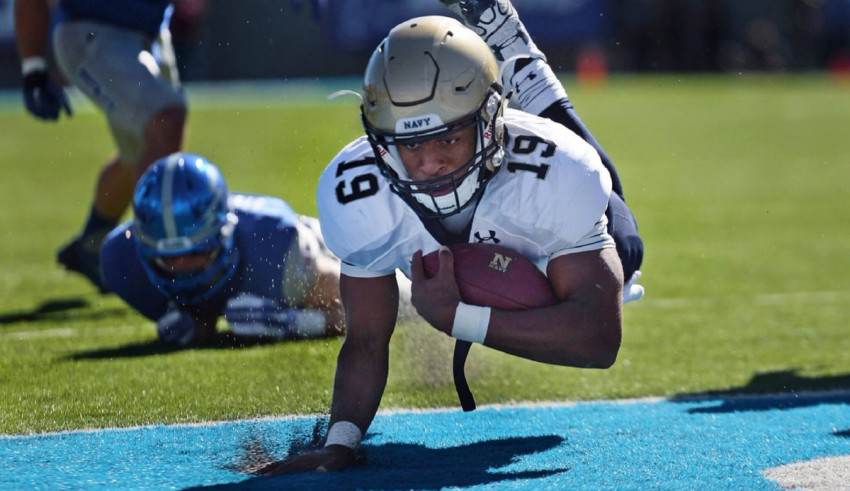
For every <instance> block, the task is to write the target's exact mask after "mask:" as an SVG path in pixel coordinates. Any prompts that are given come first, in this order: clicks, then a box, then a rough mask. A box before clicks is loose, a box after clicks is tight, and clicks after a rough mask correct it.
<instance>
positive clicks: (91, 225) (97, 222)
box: [82, 206, 119, 237]
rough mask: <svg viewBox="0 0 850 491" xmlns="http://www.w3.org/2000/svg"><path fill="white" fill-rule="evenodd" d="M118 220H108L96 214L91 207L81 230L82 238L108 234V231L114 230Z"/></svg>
mask: <svg viewBox="0 0 850 491" xmlns="http://www.w3.org/2000/svg"><path fill="white" fill-rule="evenodd" d="M118 221H119V218H110V217H105V216H103V215H101V214H100V213H98V211H97V210H96V209H95V208H94V206H92V207H91V212H90V213H89V219H88V221H87V222H86V226H85V227H84V228H83V233H82V236H83V237H87V236H90V235H100V236H104V235H106V234H107V233H109V231H110V230H112V229H113V228H115V226H116V225H118Z"/></svg>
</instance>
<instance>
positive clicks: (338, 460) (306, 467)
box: [253, 445, 355, 476]
mask: <svg viewBox="0 0 850 491" xmlns="http://www.w3.org/2000/svg"><path fill="white" fill-rule="evenodd" d="M354 458H355V454H354V450H352V449H350V448H348V447H345V446H342V445H328V446H327V447H323V448H321V449H319V450H312V451H309V452H304V453H302V454H299V455H296V456H295V457H292V458H289V459H286V460H278V461H276V462H272V463H269V464H265V465H263V466H261V467H259V468H257V469H255V470H254V471H253V472H254V473H255V474H260V475H264V476H276V475H278V474H295V473H298V472H311V471H312V472H328V471H340V470H343V469H345V468H346V467H348V466H349V465H351V464H352V463H353V462H354Z"/></svg>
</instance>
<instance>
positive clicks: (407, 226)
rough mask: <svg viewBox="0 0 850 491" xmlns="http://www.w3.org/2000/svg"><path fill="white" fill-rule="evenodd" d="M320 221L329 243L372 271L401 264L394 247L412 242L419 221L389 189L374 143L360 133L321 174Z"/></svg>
mask: <svg viewBox="0 0 850 491" xmlns="http://www.w3.org/2000/svg"><path fill="white" fill-rule="evenodd" d="M316 203H317V205H318V209H319V221H320V223H321V226H322V233H323V234H324V238H325V242H326V243H327V246H328V248H330V250H331V251H332V252H333V253H334V254H335V255H336V256H337V257H339V258H340V259H341V260H343V261H344V262H346V263H349V264H353V265H355V266H359V267H361V268H365V269H369V270H373V271H387V270H392V269H394V268H395V267H398V266H397V265H396V264H394V263H395V262H396V260H397V259H398V258H395V254H393V252H394V251H393V249H394V248H396V247H398V245H399V244H409V243H410V240H409V239H410V237H412V236H414V235H417V234H418V231H417V230H415V229H414V225H417V224H418V225H421V222H420V221H419V220H418V219H417V218H416V217H415V214H414V213H413V211H412V210H411V209H410V207H409V206H407V205H406V204H405V203H404V201H402V200H401V198H399V197H398V196H397V195H396V194H394V193H393V192H392V191H391V190H390V183H389V181H388V180H387V179H386V178H385V177H384V176H383V175H382V174H381V172H380V170H379V168H378V164H377V162H376V160H375V156H374V153H373V151H372V147H371V145H370V144H369V142H368V141H367V140H366V137H360V138H358V139H357V140H355V141H353V142H352V143H350V144H349V145H347V146H346V147H345V148H343V149H342V151H340V152H339V153H338V154H337V155H336V157H334V159H333V160H332V161H331V162H330V164H329V165H328V166H327V167H326V168H325V170H324V172H323V173H322V176H321V177H320V178H319V185H318V188H317V191H316Z"/></svg>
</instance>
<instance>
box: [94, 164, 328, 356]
mask: <svg viewBox="0 0 850 491" xmlns="http://www.w3.org/2000/svg"><path fill="white" fill-rule="evenodd" d="M133 212H134V215H135V216H134V218H133V220H131V221H128V222H125V223H123V224H121V225H119V226H118V227H116V228H115V229H114V230H113V231H112V232H110V233H109V235H108V236H107V237H106V239H105V240H104V243H103V247H102V250H101V268H102V271H103V276H104V280H105V282H106V285H107V286H108V287H109V290H110V291H113V292H115V293H116V294H117V295H119V296H120V297H121V298H122V299H123V300H124V301H125V302H127V303H128V304H129V305H131V306H132V307H133V308H134V309H136V310H137V311H139V312H140V313H141V314H142V315H144V316H145V317H147V318H149V319H151V320H153V321H155V322H156V327H157V333H158V335H159V339H160V340H161V341H163V342H165V343H168V344H172V345H177V346H190V345H197V344H205V343H210V342H213V341H216V340H217V339H219V338H220V336H219V334H220V333H218V331H217V330H216V325H217V321H218V318H219V317H220V316H222V315H223V316H224V318H225V319H226V321H227V323H228V324H229V325H230V329H231V331H232V334H234V335H236V336H240V337H244V336H261V337H266V338H273V339H298V338H310V337H322V336H335V335H339V334H342V332H343V330H344V316H343V312H342V306H341V304H340V301H339V287H338V283H339V260H338V259H337V258H336V257H335V256H334V255H333V254H331V253H330V251H328V249H327V248H326V247H325V245H324V241H323V238H322V234H321V231H320V229H319V227H318V222H317V220H316V219H315V218H311V217H306V216H302V215H298V214H296V213H295V212H294V211H293V210H292V208H291V207H290V206H289V205H288V204H287V203H286V202H285V201H283V200H282V199H280V198H276V197H272V196H263V195H256V194H245V193H235V192H234V193H230V192H228V188H227V185H226V183H225V180H224V177H223V176H222V174H221V172H220V171H219V169H218V168H217V167H216V166H215V165H214V164H212V163H211V162H210V161H209V160H207V159H206V158H204V157H202V156H200V155H196V154H192V153H175V154H172V155H169V156H167V157H163V158H161V159H159V160H157V161H156V162H154V164H153V165H152V166H151V167H150V168H149V169H148V170H147V171H146V172H145V173H144V174H143V175H142V177H141V178H140V180H139V182H138V184H137V186H136V189H135V193H134V196H133Z"/></svg>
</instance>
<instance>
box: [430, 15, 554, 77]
mask: <svg viewBox="0 0 850 491" xmlns="http://www.w3.org/2000/svg"><path fill="white" fill-rule="evenodd" d="M440 3H442V4H443V5H445V6H446V7H448V8H449V10H451V11H452V12H454V13H455V14H457V15H458V16H460V17H461V18H462V19H463V21H464V23H466V25H467V26H469V27H470V28H471V29H472V30H473V31H475V32H476V33H477V34H478V35H479V36H481V38H482V39H483V40H484V41H485V42H486V43H487V46H489V47H490V49H491V50H492V51H493V54H494V55H495V56H496V59H497V60H499V61H500V62H502V61H507V60H510V59H511V58H515V57H530V58H540V59H543V60H545V59H546V56H545V55H543V52H542V51H540V50H539V49H537V46H536V45H535V44H534V41H532V40H531V37H530V36H529V35H528V31H526V29H525V26H524V25H523V24H522V22H521V21H520V20H519V16H518V15H517V12H516V10H515V9H514V6H513V5H511V2H510V0H440Z"/></svg>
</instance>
